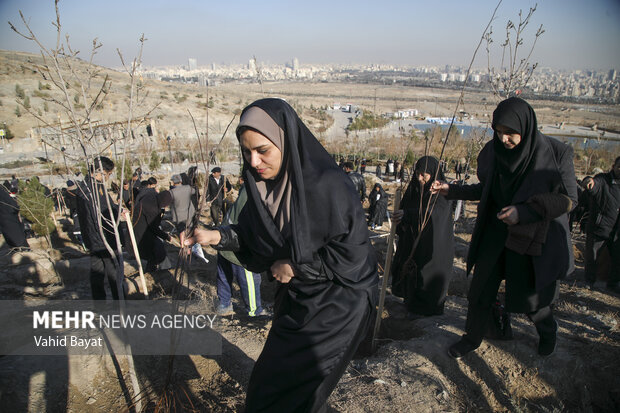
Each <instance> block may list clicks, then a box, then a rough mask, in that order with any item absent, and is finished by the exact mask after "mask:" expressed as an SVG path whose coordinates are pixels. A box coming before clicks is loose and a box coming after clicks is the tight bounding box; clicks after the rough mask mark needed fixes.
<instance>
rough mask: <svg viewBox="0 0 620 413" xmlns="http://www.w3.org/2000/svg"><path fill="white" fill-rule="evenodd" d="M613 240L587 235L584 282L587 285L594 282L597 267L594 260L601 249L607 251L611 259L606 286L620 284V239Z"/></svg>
mask: <svg viewBox="0 0 620 413" xmlns="http://www.w3.org/2000/svg"><path fill="white" fill-rule="evenodd" d="M614 238H616V239H615V240H614V239H602V238H598V237H596V236H595V235H590V234H588V235H587V237H586V250H585V267H586V269H585V277H584V278H585V280H586V281H587V282H589V283H594V282H595V281H596V273H597V265H596V260H597V258H598V257H599V255H600V253H601V251H602V250H603V248H607V249H608V250H609V255H610V257H611V270H610V272H609V277H608V279H607V285H614V284H618V283H619V282H620V237H617V236H616V237H614Z"/></svg>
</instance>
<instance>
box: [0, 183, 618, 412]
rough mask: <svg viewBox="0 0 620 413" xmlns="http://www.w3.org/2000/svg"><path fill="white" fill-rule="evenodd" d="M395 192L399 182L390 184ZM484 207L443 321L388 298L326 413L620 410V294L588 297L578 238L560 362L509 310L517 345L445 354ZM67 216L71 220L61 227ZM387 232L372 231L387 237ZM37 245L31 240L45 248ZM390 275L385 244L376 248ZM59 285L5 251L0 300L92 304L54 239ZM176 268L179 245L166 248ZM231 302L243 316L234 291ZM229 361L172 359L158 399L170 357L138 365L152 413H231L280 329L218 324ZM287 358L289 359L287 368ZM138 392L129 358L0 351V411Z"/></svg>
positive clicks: (161, 292)
mask: <svg viewBox="0 0 620 413" xmlns="http://www.w3.org/2000/svg"><path fill="white" fill-rule="evenodd" d="M385 186H386V187H387V189H388V191H389V192H390V193H392V194H393V193H394V191H395V189H396V187H397V185H396V184H389V183H386V185H385ZM474 219H475V205H474V204H473V203H470V204H469V205H468V210H467V216H466V218H465V219H464V220H462V221H460V222H458V223H457V225H456V235H457V245H456V258H455V265H454V277H453V280H452V283H451V286H450V291H449V296H448V300H447V305H446V311H445V314H444V315H442V316H435V317H428V318H421V319H416V320H408V319H407V318H406V311H405V309H404V307H403V304H402V301H401V300H400V299H397V298H395V297H393V296H392V295H390V294H389V291H388V294H387V296H386V302H385V309H384V312H383V315H382V316H383V320H382V329H381V334H380V337H379V348H378V350H377V351H376V352H375V353H374V354H371V355H368V354H365V355H360V356H359V357H358V358H355V359H354V360H353V361H352V362H351V364H350V366H349V368H348V369H347V371H346V372H345V374H344V375H343V377H342V378H341V380H340V382H339V384H338V386H337V387H336V389H335V391H334V392H333V394H332V396H331V397H330V398H329V401H328V403H329V411H334V412H335V411H338V412H377V411H382V412H405V411H415V412H478V411H499V412H504V411H506V412H554V411H570V412H613V411H620V377H619V374H620V373H619V372H620V351H619V350H620V325H619V321H620V317H619V311H620V297H619V296H618V295H614V294H613V293H610V292H608V291H606V290H605V289H604V282H603V281H599V282H598V283H597V285H596V287H597V288H596V289H595V290H593V291H590V290H587V289H585V288H584V283H582V282H580V281H579V279H580V277H581V276H582V271H583V268H582V265H583V263H582V261H581V259H580V254H579V251H580V248H582V244H583V238H582V237H580V236H576V237H575V243H576V251H577V266H578V270H577V271H576V273H575V274H573V275H571V276H570V277H569V278H568V279H566V280H564V281H563V282H562V284H561V295H560V299H559V300H558V302H557V304H556V307H555V308H556V314H557V319H558V322H559V336H558V346H557V349H556V351H555V353H554V354H552V355H551V356H549V357H545V358H543V357H540V356H538V354H537V352H536V346H537V335H536V332H535V329H534V327H533V325H532V324H531V323H530V322H529V320H528V319H527V318H526V317H524V316H521V315H512V327H513V331H514V339H513V340H510V341H491V340H486V341H484V342H483V344H482V346H481V347H480V348H479V349H478V350H477V351H476V352H475V353H473V354H470V355H468V356H467V357H465V358H464V359H462V360H459V361H457V360H454V359H452V358H450V357H449V356H448V355H447V352H446V350H447V348H448V346H449V345H450V344H451V343H452V342H454V341H456V340H457V339H458V338H459V336H460V335H461V334H462V333H463V328H464V324H465V314H466V307H467V299H466V291H467V285H468V279H467V278H466V276H465V270H464V267H465V254H466V252H467V247H468V242H469V239H470V236H471V231H472V229H473V222H474ZM61 221H62V220H61ZM387 230H388V226H387V225H385V226H384V227H382V228H381V229H380V230H378V231H376V232H375V233H374V235H381V234H385V233H386V232H387ZM40 242H41V241H40V240H33V239H31V240H30V243H31V246H33V247H35V248H34V249H35V251H36V249H37V247H39V246H40V245H41V244H40ZM373 242H374V245H375V248H376V252H377V254H378V257H379V262H380V263H381V265H382V266H383V263H384V261H385V250H386V244H387V238H386V237H381V238H374V239H373ZM55 243H56V245H55V246H56V248H57V249H58V250H59V251H60V252H61V253H62V259H59V260H57V262H56V264H55V265H56V268H57V269H58V271H59V274H60V277H61V279H62V283H59V282H58V281H59V280H58V279H57V278H56V276H55V275H53V273H52V272H50V271H49V269H50V268H51V267H50V265H51V264H49V262H47V261H46V259H45V258H42V257H41V256H40V254H35V253H29V254H25V255H15V256H13V257H9V256H7V255H6V253H7V249H6V246H3V247H2V249H1V250H0V253H1V255H2V258H1V262H0V268H1V269H0V298H2V299H17V300H22V299H23V300H29V299H34V298H37V299H89V298H90V286H89V282H88V276H87V273H88V268H89V267H88V258H87V257H86V256H84V254H83V252H82V251H81V250H80V248H79V247H77V246H76V245H75V244H72V243H71V242H70V241H69V240H68V237H66V234H65V233H61V234H60V237H59V239H57V240H56V241H55ZM168 252H169V256H170V258H171V259H173V260H176V259H177V253H178V249H177V248H176V247H174V246H173V245H169V246H168ZM207 253H208V258H210V263H209V264H204V263H198V262H193V263H192V266H191V271H190V277H189V281H188V284H187V285H188V286H189V288H188V290H187V293H189V294H191V295H193V296H194V297H197V298H199V299H202V300H205V301H206V302H208V303H214V302H215V299H214V297H215V265H214V261H215V257H214V256H213V253H214V251H212V250H208V251H207ZM125 270H126V271H125V273H126V274H130V275H129V278H130V280H135V277H136V267H135V261H131V260H130V259H128V260H127V264H126V269H125ZM147 278H148V284H149V291H151V295H152V296H153V297H165V296H167V295H169V294H170V291H171V288H172V286H173V284H174V279H173V277H172V275H171V273H170V272H168V271H158V272H155V273H153V274H148V275H147ZM274 288H275V286H274V283H270V282H268V281H267V280H266V279H265V280H264V282H263V284H262V295H263V300H264V302H265V303H267V304H269V303H272V302H273V294H274ZM234 304H235V308H236V310H239V308H240V301H239V293H238V291H236V292H235V299H234ZM216 325H217V327H216V329H217V330H218V331H219V332H220V333H221V335H222V343H223V347H222V355H220V356H200V355H196V356H184V357H179V356H178V357H176V358H175V359H174V364H173V367H174V368H173V370H172V375H171V378H172V379H171V382H170V383H171V385H170V386H169V387H168V390H163V384H164V383H165V381H166V377H167V374H168V372H169V362H170V359H169V358H168V357H162V356H136V357H135V366H136V371H137V375H138V378H139V380H140V382H141V386H142V393H141V395H140V397H141V399H142V403H143V404H142V405H143V408H144V410H145V411H157V410H158V409H159V411H165V410H166V409H165V408H163V406H165V405H167V406H171V408H170V410H175V411H200V412H231V411H241V410H242V408H243V401H244V394H245V389H246V386H247V384H248V380H249V376H250V372H251V369H252V366H253V363H254V360H256V358H257V357H258V355H259V354H260V351H261V349H262V346H263V344H264V342H265V338H266V335H267V332H268V330H269V328H270V325H271V323H270V322H269V321H255V320H252V319H250V318H248V317H244V316H243V315H242V314H241V313H240V312H239V311H237V313H236V315H234V316H229V317H224V318H220V319H219V320H218V322H216ZM283 362H285V360H283ZM131 394H133V392H132V386H131V381H130V379H129V375H128V367H127V361H126V359H125V358H124V356H111V355H110V354H100V355H92V356H54V357H51V356H50V357H34V356H3V357H0V411H3V412H23V411H30V412H64V411H67V412H122V411H134V410H135V409H134V406H135V400H131V397H132V396H131Z"/></svg>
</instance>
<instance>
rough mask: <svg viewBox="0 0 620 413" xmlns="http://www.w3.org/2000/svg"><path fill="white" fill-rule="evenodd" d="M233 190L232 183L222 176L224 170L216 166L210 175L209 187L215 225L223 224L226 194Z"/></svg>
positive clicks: (209, 200)
mask: <svg viewBox="0 0 620 413" xmlns="http://www.w3.org/2000/svg"><path fill="white" fill-rule="evenodd" d="M231 189H232V186H231V185H230V182H228V180H227V179H226V177H224V176H223V175H222V168H220V167H219V166H216V167H215V168H213V169H212V170H211V175H209V185H208V187H207V202H211V219H212V220H213V225H219V224H220V223H221V222H222V218H221V217H222V207H223V206H224V198H225V197H226V193H227V192H228V191H230V190H231Z"/></svg>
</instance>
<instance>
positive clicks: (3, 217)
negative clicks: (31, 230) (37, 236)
mask: <svg viewBox="0 0 620 413" xmlns="http://www.w3.org/2000/svg"><path fill="white" fill-rule="evenodd" d="M0 231H2V236H4V240H5V241H6V243H7V244H8V246H9V247H11V248H17V247H24V248H28V242H27V241H26V235H25V233H24V224H23V223H22V222H21V220H20V219H19V205H18V204H17V202H16V201H15V199H13V198H12V197H11V195H10V194H9V191H8V190H7V189H6V188H5V187H4V186H3V187H2V188H0Z"/></svg>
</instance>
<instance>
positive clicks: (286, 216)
mask: <svg viewBox="0 0 620 413" xmlns="http://www.w3.org/2000/svg"><path fill="white" fill-rule="evenodd" d="M243 127H247V128H251V129H254V130H255V131H257V132H259V133H260V134H261V135H263V136H265V137H266V138H267V139H269V140H270V141H271V142H272V143H273V144H274V145H275V146H276V147H277V148H278V149H279V150H280V154H281V159H282V163H281V165H280V171H279V172H278V174H277V175H276V177H275V178H274V179H267V180H257V181H256V189H257V190H258V193H259V195H260V197H261V200H262V202H263V205H265V207H266V208H267V210H268V211H269V213H270V214H271V217H272V218H273V220H274V222H275V223H276V225H278V228H279V229H280V232H281V234H282V235H283V236H284V237H285V238H286V237H287V235H288V233H289V232H290V225H289V224H290V221H291V194H292V192H293V191H292V188H291V181H290V179H289V176H288V160H285V159H284V131H283V130H282V128H280V126H278V124H277V123H276V122H275V121H274V120H273V119H272V118H271V116H269V115H268V114H267V112H265V111H264V110H263V109H261V108H259V107H257V106H252V107H251V108H249V109H248V110H246V111H245V112H244V113H243V115H242V116H241V119H240V120H239V126H237V137H239V138H240V135H239V131H242V129H241V128H243Z"/></svg>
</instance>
